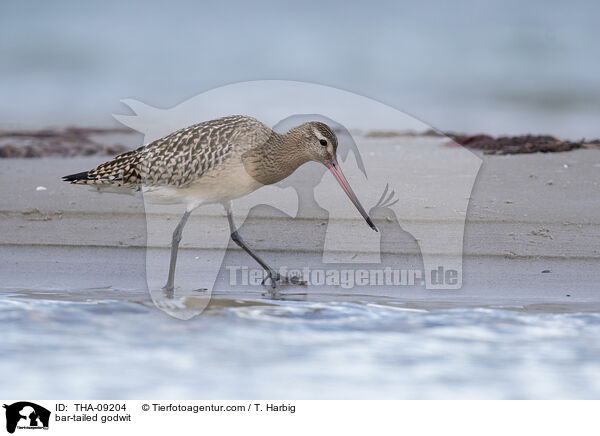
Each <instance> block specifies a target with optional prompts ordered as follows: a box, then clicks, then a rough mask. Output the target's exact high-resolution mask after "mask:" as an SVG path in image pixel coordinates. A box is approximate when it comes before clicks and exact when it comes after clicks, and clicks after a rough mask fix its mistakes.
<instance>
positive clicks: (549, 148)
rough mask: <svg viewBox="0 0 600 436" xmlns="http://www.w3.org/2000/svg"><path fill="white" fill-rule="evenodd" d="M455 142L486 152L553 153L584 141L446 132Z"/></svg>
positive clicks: (574, 146)
mask: <svg viewBox="0 0 600 436" xmlns="http://www.w3.org/2000/svg"><path fill="white" fill-rule="evenodd" d="M448 136H449V137H450V138H452V139H453V140H454V141H455V142H457V143H458V144H460V145H463V146H465V147H468V148H472V149H476V150H483V151H485V152H486V153H487V154H520V153H538V152H541V153H553V152H560V151H569V150H575V149H578V148H582V147H584V146H585V145H587V144H593V143H594V141H591V142H588V143H586V142H585V141H583V140H581V141H579V142H572V141H563V140H561V139H558V138H555V137H554V136H549V135H522V136H500V137H497V138H494V137H493V136H490V135H483V134H480V135H460V134H455V133H448Z"/></svg>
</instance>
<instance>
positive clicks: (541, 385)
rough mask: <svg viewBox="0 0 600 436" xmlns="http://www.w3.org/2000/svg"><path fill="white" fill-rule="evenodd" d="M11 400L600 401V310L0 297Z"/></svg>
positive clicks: (1, 349) (1, 351) (2, 367)
mask: <svg viewBox="0 0 600 436" xmlns="http://www.w3.org/2000/svg"><path fill="white" fill-rule="evenodd" d="M0 329H1V330H2V332H3V335H2V340H0V355H2V356H3V357H2V359H1V360H0V373H2V374H5V375H6V374H12V376H11V377H4V378H3V382H2V389H1V391H2V395H1V396H2V397H14V398H17V397H18V398H67V397H70V398H73V397H74V398H90V397H92V398H105V399H108V398H149V397H152V398H165V399H166V398H182V399H183V398H187V399H192V398H219V399H221V398H257V399H261V398H278V397H285V398H292V399H302V398H399V399H416V398H431V399H436V398H494V399H495V398H599V397H600V340H599V339H598V338H600V314H596V313H592V314H590V313H586V314H577V313H574V314H572V313H531V312H523V311H516V310H500V309H488V308H480V309H453V310H435V311H424V310H415V309H406V308H402V307H399V306H395V305H381V304H374V303H370V302H356V303H351V302H344V303H342V302H298V301H281V300H268V299H257V300H245V301H239V300H224V299H222V300H219V304H218V307H217V306H214V307H213V308H212V309H209V310H207V311H206V312H204V314H202V315H201V316H200V317H197V318H194V319H192V320H190V321H180V320H177V319H174V318H171V317H169V316H167V315H165V314H164V313H162V312H160V311H159V310H157V309H156V308H155V307H154V306H153V305H152V303H151V302H150V301H149V300H148V299H137V300H136V299H133V300H129V301H128V300H116V299H113V300H101V299H87V301H86V300H82V301H68V300H63V301H59V300H57V299H56V298H55V296H54V295H51V293H49V294H47V295H46V296H44V295H43V294H40V293H37V294H36V298H29V297H26V296H25V294H22V293H19V294H6V293H4V295H3V296H2V298H0Z"/></svg>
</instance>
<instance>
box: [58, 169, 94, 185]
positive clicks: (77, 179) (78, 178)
mask: <svg viewBox="0 0 600 436" xmlns="http://www.w3.org/2000/svg"><path fill="white" fill-rule="evenodd" d="M89 175H90V172H89V171H84V172H82V173H77V174H70V175H68V176H63V178H62V179H63V181H65V182H71V183H85V180H90V178H89Z"/></svg>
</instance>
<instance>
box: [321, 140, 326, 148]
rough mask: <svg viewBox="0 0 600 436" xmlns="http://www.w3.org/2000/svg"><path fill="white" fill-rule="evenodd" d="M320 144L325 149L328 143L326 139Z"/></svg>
mask: <svg viewBox="0 0 600 436" xmlns="http://www.w3.org/2000/svg"><path fill="white" fill-rule="evenodd" d="M319 142H320V143H321V145H322V146H323V147H325V146H326V145H327V141H325V140H324V139H321V140H320V141H319Z"/></svg>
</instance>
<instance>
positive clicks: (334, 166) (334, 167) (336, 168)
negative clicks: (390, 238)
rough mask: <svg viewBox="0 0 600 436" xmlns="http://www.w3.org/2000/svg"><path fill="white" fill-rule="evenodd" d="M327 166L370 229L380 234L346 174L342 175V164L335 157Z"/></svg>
mask: <svg viewBox="0 0 600 436" xmlns="http://www.w3.org/2000/svg"><path fill="white" fill-rule="evenodd" d="M325 165H326V166H327V168H328V169H329V171H331V174H333V177H335V180H337V181H338V183H339V184H340V186H341V187H342V189H343V190H344V192H345V193H346V195H348V198H350V200H351V201H352V203H354V206H356V208H357V209H358V211H359V212H360V214H361V215H362V216H363V218H364V219H365V221H367V224H368V225H369V227H371V228H372V229H373V230H375V231H376V232H378V231H379V230H377V227H375V224H373V221H372V220H371V217H369V215H368V214H367V212H366V211H365V209H364V208H363V207H362V204H360V201H358V198H357V197H356V194H355V193H354V191H353V190H352V188H351V187H350V184H349V183H348V180H346V177H345V176H344V173H342V169H341V168H340V164H338V162H337V159H336V158H335V157H334V158H333V159H331V161H330V162H328V163H327V164H325Z"/></svg>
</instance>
